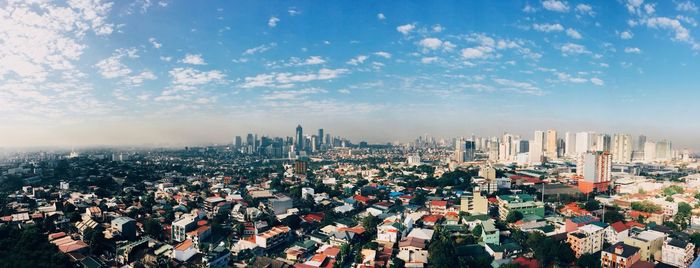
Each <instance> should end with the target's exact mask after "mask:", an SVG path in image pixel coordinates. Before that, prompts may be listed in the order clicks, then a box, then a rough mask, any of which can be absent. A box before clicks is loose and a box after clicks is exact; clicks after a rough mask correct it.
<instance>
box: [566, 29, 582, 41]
mask: <svg viewBox="0 0 700 268" xmlns="http://www.w3.org/2000/svg"><path fill="white" fill-rule="evenodd" d="M566 35H568V36H569V37H571V38H573V39H581V38H582V37H581V34H580V33H579V32H578V31H576V30H574V29H572V28H569V29H566Z"/></svg>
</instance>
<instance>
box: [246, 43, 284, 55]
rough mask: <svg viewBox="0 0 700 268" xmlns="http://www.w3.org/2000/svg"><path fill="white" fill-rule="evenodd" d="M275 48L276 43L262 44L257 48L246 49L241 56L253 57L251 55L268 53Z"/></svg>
mask: <svg viewBox="0 0 700 268" xmlns="http://www.w3.org/2000/svg"><path fill="white" fill-rule="evenodd" d="M276 46H277V43H274V42H273V43H269V44H262V45H259V46H257V47H253V48H249V49H246V50H245V51H244V52H243V55H253V54H258V53H263V52H265V51H268V50H270V49H272V48H273V47H276Z"/></svg>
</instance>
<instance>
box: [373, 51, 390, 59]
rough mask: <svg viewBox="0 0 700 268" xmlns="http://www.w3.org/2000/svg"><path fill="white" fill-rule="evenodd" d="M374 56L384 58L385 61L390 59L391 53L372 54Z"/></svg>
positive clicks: (378, 52)
mask: <svg viewBox="0 0 700 268" xmlns="http://www.w3.org/2000/svg"><path fill="white" fill-rule="evenodd" d="M374 55H377V56H379V57H382V58H385V59H391V53H389V52H385V51H377V52H374Z"/></svg>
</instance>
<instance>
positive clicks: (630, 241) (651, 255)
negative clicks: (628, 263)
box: [624, 230, 666, 261]
mask: <svg viewBox="0 0 700 268" xmlns="http://www.w3.org/2000/svg"><path fill="white" fill-rule="evenodd" d="M665 239H666V235H665V234H664V233H662V232H657V231H653V230H645V231H641V232H637V231H636V230H633V231H631V233H630V235H629V237H627V238H625V241H624V242H625V244H627V245H631V246H635V247H638V248H639V249H640V257H641V260H643V261H653V260H660V259H661V247H662V246H663V244H664V240H665Z"/></svg>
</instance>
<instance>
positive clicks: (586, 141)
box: [576, 132, 592, 154]
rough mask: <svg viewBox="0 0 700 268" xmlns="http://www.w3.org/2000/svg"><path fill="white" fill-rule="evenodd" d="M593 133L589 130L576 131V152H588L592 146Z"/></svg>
mask: <svg viewBox="0 0 700 268" xmlns="http://www.w3.org/2000/svg"><path fill="white" fill-rule="evenodd" d="M591 145H592V141H591V133H589V132H578V133H576V154H583V153H585V152H588V150H589V149H590V148H591Z"/></svg>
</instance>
